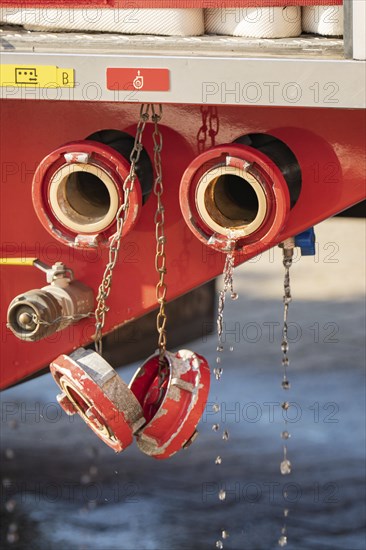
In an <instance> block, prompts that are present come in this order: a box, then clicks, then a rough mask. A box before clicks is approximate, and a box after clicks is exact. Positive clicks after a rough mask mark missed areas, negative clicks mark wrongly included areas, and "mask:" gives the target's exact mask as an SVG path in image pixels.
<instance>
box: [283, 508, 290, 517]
mask: <svg viewBox="0 0 366 550" xmlns="http://www.w3.org/2000/svg"><path fill="white" fill-rule="evenodd" d="M288 513H289V509H288V508H285V509H284V511H283V515H284V516H285V518H287V516H288Z"/></svg>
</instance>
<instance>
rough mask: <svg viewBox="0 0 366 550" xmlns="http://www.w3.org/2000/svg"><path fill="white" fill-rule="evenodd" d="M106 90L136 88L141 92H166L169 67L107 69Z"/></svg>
mask: <svg viewBox="0 0 366 550" xmlns="http://www.w3.org/2000/svg"><path fill="white" fill-rule="evenodd" d="M107 88H108V90H137V91H140V90H141V91H142V92H168V91H169V90H170V71H169V69H141V68H140V69H138V68H136V69H131V68H128V69H124V68H119V67H118V68H108V69H107Z"/></svg>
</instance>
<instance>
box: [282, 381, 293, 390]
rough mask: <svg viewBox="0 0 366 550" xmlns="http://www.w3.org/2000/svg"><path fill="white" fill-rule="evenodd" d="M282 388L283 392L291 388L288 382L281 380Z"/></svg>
mask: <svg viewBox="0 0 366 550" xmlns="http://www.w3.org/2000/svg"><path fill="white" fill-rule="evenodd" d="M282 388H283V389H284V390H289V389H290V388H291V384H290V382H289V381H288V380H282Z"/></svg>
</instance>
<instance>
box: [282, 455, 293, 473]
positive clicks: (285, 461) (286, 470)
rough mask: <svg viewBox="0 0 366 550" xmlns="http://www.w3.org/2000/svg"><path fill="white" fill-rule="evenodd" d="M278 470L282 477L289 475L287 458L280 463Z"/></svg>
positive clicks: (289, 468) (289, 467) (289, 463)
mask: <svg viewBox="0 0 366 550" xmlns="http://www.w3.org/2000/svg"><path fill="white" fill-rule="evenodd" d="M280 470H281V474H282V475H283V476H285V475H288V474H291V462H290V461H289V460H287V458H286V459H285V460H283V461H282V462H281V466H280Z"/></svg>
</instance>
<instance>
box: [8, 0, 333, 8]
mask: <svg viewBox="0 0 366 550" xmlns="http://www.w3.org/2000/svg"><path fill="white" fill-rule="evenodd" d="M288 3H289V4H290V5H291V6H320V5H325V6H334V5H342V0H291V1H290V2H286V1H285V0H134V1H133V2H131V1H130V0H78V1H76V0H56V1H53V0H2V1H1V2H0V7H1V6H15V7H27V8H29V7H49V8H62V7H65V8H68V7H73V8H79V7H84V6H85V7H89V8H93V7H96V8H121V9H123V8H125V9H130V10H132V9H135V8H174V9H177V8H235V7H236V8H250V7H268V6H284V5H287V4H288Z"/></svg>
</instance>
